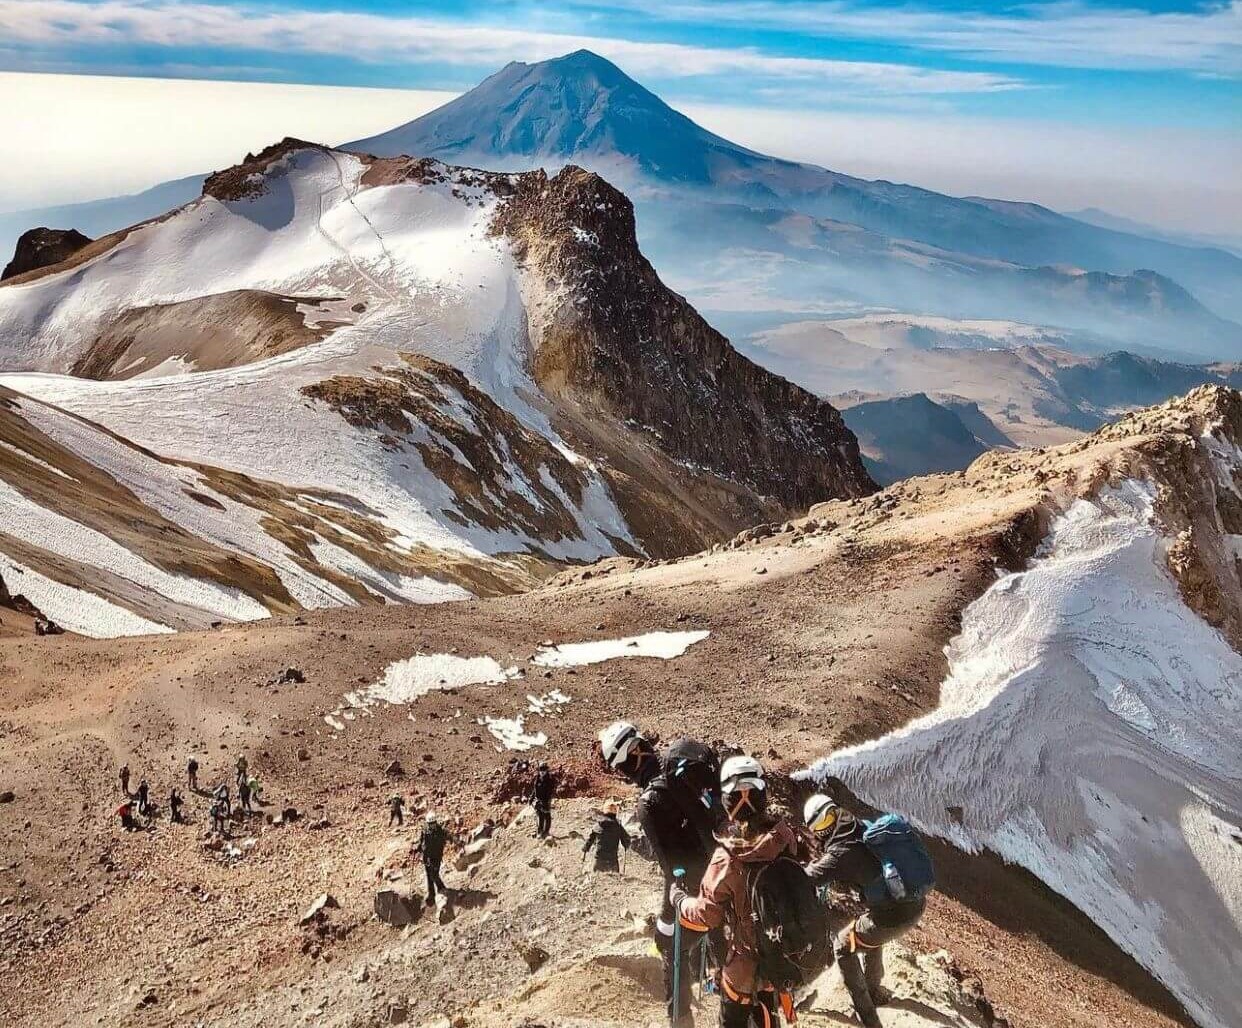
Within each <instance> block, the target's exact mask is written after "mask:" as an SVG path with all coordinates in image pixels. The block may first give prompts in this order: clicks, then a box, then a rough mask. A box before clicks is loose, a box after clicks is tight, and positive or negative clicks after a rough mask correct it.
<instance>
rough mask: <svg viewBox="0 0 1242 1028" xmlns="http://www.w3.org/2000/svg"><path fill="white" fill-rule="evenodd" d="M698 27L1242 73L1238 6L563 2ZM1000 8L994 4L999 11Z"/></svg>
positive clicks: (1066, 62)
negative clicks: (976, 7) (967, 7)
mask: <svg viewBox="0 0 1242 1028" xmlns="http://www.w3.org/2000/svg"><path fill="white" fill-rule="evenodd" d="M570 2H571V3H577V4H578V5H579V6H580V7H581V8H591V9H597V10H614V11H615V10H625V11H631V12H639V13H642V14H644V15H646V16H648V17H652V18H659V19H662V20H665V21H677V22H686V23H694V24H697V25H762V26H764V27H765V28H769V29H783V30H786V31H793V32H800V33H808V34H815V35H822V36H832V37H835V38H850V39H869V40H879V41H888V42H894V43H900V44H902V45H904V46H908V47H913V48H915V49H920V50H935V51H942V52H946V53H954V54H958V55H960V56H964V57H970V58H976V59H982V60H994V61H1002V60H1003V61H1012V62H1017V63H1029V64H1038V65H1048V66H1056V67H1070V68H1114V69H1141V70H1168V69H1176V70H1181V71H1191V72H1199V73H1203V74H1206V75H1217V76H1223V77H1230V78H1232V77H1236V76H1239V75H1242V0H1229V2H1212V3H1205V4H1204V5H1203V6H1202V7H1200V8H1198V9H1196V10H1192V11H1155V12H1153V11H1144V10H1138V9H1127V8H1118V7H1107V8H1099V7H1091V6H1089V5H1088V4H1086V3H1083V2H1078V0H1067V2H1062V3H1039V4H1034V3H1032V4H1028V5H1026V6H1025V7H1022V8H1021V9H1020V12H1019V13H1014V9H1013V8H1009V9H1007V10H1001V11H998V13H991V12H986V13H985V12H969V11H961V10H934V9H929V8H921V7H918V6H914V5H907V6H900V7H877V6H873V5H868V4H865V3H858V2H856V0H827V2H822V3H819V2H816V3H811V2H801V3H784V2H775V0H730V2H729V3H706V2H702V0H570ZM998 6H999V5H998Z"/></svg>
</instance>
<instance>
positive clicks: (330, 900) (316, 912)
mask: <svg viewBox="0 0 1242 1028" xmlns="http://www.w3.org/2000/svg"><path fill="white" fill-rule="evenodd" d="M339 907H340V904H339V903H338V902H337V901H336V897H335V896H333V895H332V893H330V892H321V893H320V894H319V895H318V896H316V897H315V901H314V902H313V903H311V905H310V906H309V907H307V908H306V913H305V914H303V915H302V919H301V920H300V921H299V922H298V924H310V923H311V922H312V921H321V920H323V912H324V911H325V910H328V909H333V910H335V909H338V908H339Z"/></svg>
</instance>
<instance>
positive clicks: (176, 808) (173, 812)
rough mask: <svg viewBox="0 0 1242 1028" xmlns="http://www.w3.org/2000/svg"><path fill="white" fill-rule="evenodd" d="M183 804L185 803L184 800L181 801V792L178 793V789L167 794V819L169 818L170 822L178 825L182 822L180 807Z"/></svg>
mask: <svg viewBox="0 0 1242 1028" xmlns="http://www.w3.org/2000/svg"><path fill="white" fill-rule="evenodd" d="M184 802H185V801H184V800H182V798H181V791H180V790H179V789H173V790H172V792H170V793H169V794H168V817H169V820H171V821H175V822H177V823H178V824H180V823H181V821H182V817H181V807H182V804H183V803H184Z"/></svg>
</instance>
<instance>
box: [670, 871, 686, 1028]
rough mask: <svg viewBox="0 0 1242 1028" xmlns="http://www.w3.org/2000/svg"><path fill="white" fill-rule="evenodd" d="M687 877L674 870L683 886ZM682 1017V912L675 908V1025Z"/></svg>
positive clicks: (675, 875)
mask: <svg viewBox="0 0 1242 1028" xmlns="http://www.w3.org/2000/svg"><path fill="white" fill-rule="evenodd" d="M685 877H686V869H685V868H684V867H675V868H673V879H674V880H675V881H676V882H677V883H678V884H681V880H682V879H683V878H685ZM680 1017H681V911H679V910H678V909H677V908H676V907H674V908H673V1023H674V1024H676V1023H677V1020H678V1019H679V1018H680Z"/></svg>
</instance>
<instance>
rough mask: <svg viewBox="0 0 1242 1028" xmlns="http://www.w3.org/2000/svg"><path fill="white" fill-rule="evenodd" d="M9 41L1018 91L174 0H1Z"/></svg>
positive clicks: (936, 76)
mask: <svg viewBox="0 0 1242 1028" xmlns="http://www.w3.org/2000/svg"><path fill="white" fill-rule="evenodd" d="M0 38H6V39H7V41H8V43H9V44H10V45H11V44H13V43H18V44H26V45H28V46H39V47H45V48H60V49H69V48H73V49H74V50H78V51H84V50H85V49H86V48H90V47H106V46H132V45H136V44H142V45H152V46H161V47H177V48H224V49H228V50H244V51H263V52H275V53H304V54H326V55H333V56H338V57H342V58H351V59H356V60H363V61H371V62H395V61H398V60H410V59H415V60H424V61H437V62H449V63H453V64H458V65H464V66H469V67H480V66H483V67H493V66H495V65H497V64H500V63H503V62H504V61H507V60H519V59H520V60H544V59H546V58H549V57H556V56H559V55H560V54H563V53H567V52H569V51H572V50H578V49H582V48H586V49H590V50H593V51H595V52H596V53H599V54H601V55H603V56H605V57H608V58H610V59H612V60H615V61H617V62H618V63H620V64H622V65H623V66H624V67H625V68H626V70H627V71H630V72H632V73H634V74H640V75H642V74H652V75H655V74H658V75H660V76H661V77H693V76H707V75H715V76H721V75H731V74H739V73H740V74H745V75H752V76H759V77H769V78H774V79H797V80H805V81H820V82H827V83H840V84H843V85H848V86H849V87H851V88H852V89H857V90H863V91H866V92H868V93H872V94H879V95H889V94H906V93H932V94H935V93H976V92H996V91H1002V90H1009V89H1016V88H1020V87H1021V85H1022V83H1021V82H1019V81H1018V80H1016V79H1015V78H1013V77H1012V76H1009V75H1003V74H999V73H993V72H982V71H954V70H940V69H932V68H921V67H917V66H914V65H906V64H895V63H885V62H874V61H837V60H821V59H819V58H811V57H788V56H778V55H772V54H767V53H763V52H761V51H759V50H757V49H754V48H733V49H724V48H720V49H717V48H713V47H701V46H689V45H683V44H680V43H659V42H639V41H632V40H625V39H614V38H608V37H595V36H586V35H575V34H570V33H560V32H543V31H534V30H528V29H521V28H510V27H503V26H491V25H482V24H473V23H463V22H455V21H448V20H443V19H433V18H424V17H386V16H381V15H374V14H363V13H356V12H341V11H317V10H298V9H281V10H273V9H270V8H260V7H246V6H233V5H229V6H225V5H222V4H208V3H174V2H171V0H153V2H138V0H101V2H97V3H94V2H92V3H87V2H83V0H0Z"/></svg>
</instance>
